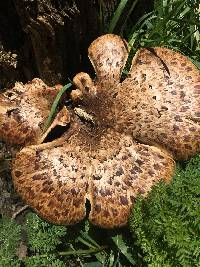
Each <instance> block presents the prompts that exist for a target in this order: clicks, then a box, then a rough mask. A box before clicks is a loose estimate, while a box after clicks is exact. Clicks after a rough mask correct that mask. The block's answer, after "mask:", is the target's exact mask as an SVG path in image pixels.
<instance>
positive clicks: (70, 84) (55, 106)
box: [45, 83, 72, 129]
mask: <svg viewBox="0 0 200 267" xmlns="http://www.w3.org/2000/svg"><path fill="white" fill-rule="evenodd" d="M71 86H72V83H68V84H66V85H65V86H63V87H62V88H61V90H60V91H59V92H58V94H57V96H56V98H55V100H54V102H53V104H52V106H51V110H50V114H49V117H48V119H47V122H46V124H45V129H47V128H48V127H49V126H50V124H51V122H52V120H53V118H54V116H55V113H56V109H57V106H58V103H59V101H60V98H61V97H62V95H63V94H64V92H65V91H66V90H68V89H69V88H70V87H71Z"/></svg>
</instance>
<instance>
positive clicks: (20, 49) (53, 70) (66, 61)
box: [0, 0, 117, 87]
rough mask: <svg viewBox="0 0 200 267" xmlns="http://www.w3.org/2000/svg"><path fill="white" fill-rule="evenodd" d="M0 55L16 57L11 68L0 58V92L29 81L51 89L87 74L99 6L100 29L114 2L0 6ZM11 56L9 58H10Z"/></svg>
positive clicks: (12, 0)
mask: <svg viewBox="0 0 200 267" xmlns="http://www.w3.org/2000/svg"><path fill="white" fill-rule="evenodd" d="M0 2H1V3H0V24H1V30H0V34H1V40H0V43H1V45H2V47H0V49H1V53H2V54H3V58H5V56H7V57H8V55H7V54H6V53H8V51H12V52H13V51H14V52H15V53H14V55H16V64H15V67H13V66H12V64H11V63H10V62H9V60H7V61H6V64H5V60H3V59H2V57H1V54H0V70H1V78H0V84H1V87H5V86H9V85H10V84H12V83H13V82H14V80H16V79H17V80H21V81H24V82H25V81H27V80H31V79H33V78H34V77H39V78H41V79H42V80H43V81H44V82H45V83H47V84H49V85H54V84H56V83H66V82H67V80H68V77H70V78H71V77H72V76H73V75H74V74H76V73H77V72H79V71H90V64H89V62H88V58H87V48H88V46H89V44H90V43H91V42H92V41H93V40H94V39H95V38H96V37H97V36H98V35H99V34H100V17H99V9H100V6H99V2H101V4H103V12H104V18H103V19H104V23H108V20H109V18H110V16H111V14H112V13H113V10H114V8H115V6H116V4H117V0H110V1H104V2H103V1H92V0H82V1H79V0H76V1H70V0H68V1H66V0H6V1H0ZM9 53H10V54H9V55H11V56H12V53H11V52H9Z"/></svg>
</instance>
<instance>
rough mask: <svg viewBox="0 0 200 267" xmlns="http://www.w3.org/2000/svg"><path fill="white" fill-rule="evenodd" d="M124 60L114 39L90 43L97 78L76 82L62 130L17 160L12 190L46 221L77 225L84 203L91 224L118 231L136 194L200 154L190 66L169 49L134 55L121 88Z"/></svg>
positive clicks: (196, 80)
mask: <svg viewBox="0 0 200 267" xmlns="http://www.w3.org/2000/svg"><path fill="white" fill-rule="evenodd" d="M127 55H128V52H127V46H126V43H125V42H124V41H123V40H122V39H121V38H120V37H119V36H116V35H112V34H109V35H105V36H102V37H99V38H97V40H95V41H94V42H93V43H92V44H91V46H90V48H89V56H90V60H91V62H92V64H93V66H94V68H95V71H96V74H97V79H96V80H95V81H94V82H93V81H92V80H91V78H90V77H89V75H88V74H86V73H79V74H78V75H76V76H75V78H74V83H75V85H76V86H77V89H76V90H75V91H74V92H72V100H74V105H76V107H75V109H74V114H73V116H72V117H73V119H72V120H71V126H70V128H69V130H68V131H67V132H66V133H65V135H64V136H63V137H61V138H60V139H58V140H55V141H53V142H51V143H46V144H41V145H39V146H38V145H34V146H29V147H25V148H24V149H22V150H21V151H20V152H19V153H18V154H17V157H16V159H15V161H14V164H13V171H12V175H13V180H14V184H15V187H16V189H17V191H18V192H19V194H20V195H21V196H22V198H23V199H24V201H26V202H27V203H28V205H30V207H32V208H33V209H34V210H35V211H36V212H37V213H38V214H40V215H41V216H42V217H43V218H45V219H47V220H49V221H51V222H53V223H58V224H67V225H68V224H74V223H77V222H79V221H81V220H82V219H83V218H84V217H85V214H86V211H85V202H86V199H88V200H89V201H90V205H91V210H90V214H89V220H90V221H91V222H92V223H93V224H95V225H98V226H100V227H105V228H112V227H119V226H123V225H125V224H126V223H127V220H128V216H129V213H130V209H131V207H132V206H133V205H134V201H135V198H136V196H137V194H141V195H143V196H146V195H147V193H148V192H149V191H150V190H151V188H152V186H153V185H154V184H155V183H157V182H158V181H159V180H161V179H162V180H164V181H166V182H169V181H170V179H171V177H172V175H173V171H174V165H175V163H174V158H179V159H181V158H187V157H188V156H191V155H193V154H194V153H196V152H197V151H199V150H200V149H199V145H200V141H199V140H200V139H199V138H198V139H197V137H198V134H199V125H198V112H199V111H198V107H199V89H200V88H199V86H200V76H199V71H198V70H197V69H196V67H195V66H194V65H193V64H192V63H190V61H189V60H188V59H187V58H186V57H184V56H182V55H180V54H179V53H177V52H174V51H172V50H169V49H165V48H154V49H150V50H149V49H141V50H139V51H138V53H137V54H136V56H135V58H134V59H133V65H132V68H131V71H130V77H129V78H127V79H125V81H123V82H122V83H120V75H121V71H122V68H123V67H124V64H125V61H126V59H127ZM189 101H190V102H189ZM186 107H188V108H186ZM183 110H184V111H183ZM195 138H196V139H195ZM190 147H191V149H190Z"/></svg>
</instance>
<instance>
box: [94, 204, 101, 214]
mask: <svg viewBox="0 0 200 267" xmlns="http://www.w3.org/2000/svg"><path fill="white" fill-rule="evenodd" d="M94 209H95V211H96V212H97V213H99V212H100V211H101V205H100V204H96V205H95V207H94Z"/></svg>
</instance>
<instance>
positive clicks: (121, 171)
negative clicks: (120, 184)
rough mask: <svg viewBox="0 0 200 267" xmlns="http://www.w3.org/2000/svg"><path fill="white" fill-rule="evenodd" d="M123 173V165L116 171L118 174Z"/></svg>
mask: <svg viewBox="0 0 200 267" xmlns="http://www.w3.org/2000/svg"><path fill="white" fill-rule="evenodd" d="M122 174H124V171H123V169H122V167H120V168H119V169H118V170H117V172H116V174H115V175H116V176H121V175H122Z"/></svg>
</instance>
